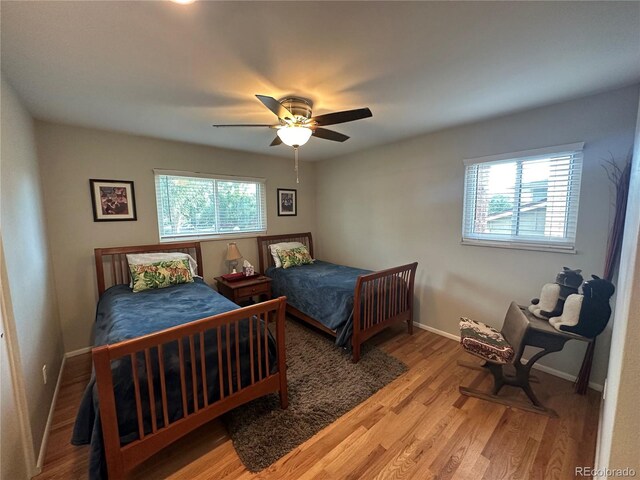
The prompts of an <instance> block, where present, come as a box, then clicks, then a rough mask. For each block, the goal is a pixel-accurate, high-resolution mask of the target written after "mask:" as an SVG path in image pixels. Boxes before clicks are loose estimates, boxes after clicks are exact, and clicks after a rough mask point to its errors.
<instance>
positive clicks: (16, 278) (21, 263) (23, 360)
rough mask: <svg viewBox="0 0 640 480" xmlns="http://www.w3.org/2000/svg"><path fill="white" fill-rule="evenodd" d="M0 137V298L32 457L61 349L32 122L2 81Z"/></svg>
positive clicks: (61, 354)
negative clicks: (2, 272)
mask: <svg viewBox="0 0 640 480" xmlns="http://www.w3.org/2000/svg"><path fill="white" fill-rule="evenodd" d="M0 134H1V137H2V138H1V140H2V147H1V149H0V158H1V181H0V198H1V215H0V228H1V230H2V245H3V248H4V259H5V265H4V268H6V273H7V277H8V281H7V282H6V284H3V292H2V294H3V296H4V301H5V306H7V307H8V308H10V310H11V311H9V312H8V315H7V317H9V320H10V321H12V322H13V323H14V328H13V331H15V338H14V339H13V341H14V342H15V343H16V344H17V349H16V350H15V351H14V352H17V357H18V358H17V361H18V362H19V364H20V366H21V371H22V377H23V383H24V392H25V394H26V397H27V408H28V417H29V424H30V428H31V433H32V438H33V448H34V451H35V452H38V451H39V449H40V444H41V442H42V438H43V434H44V430H45V425H46V422H47V415H48V413H49V406H50V405H51V400H52V397H53V392H54V389H55V386H56V380H57V377H58V373H59V370H60V365H61V363H62V356H63V353H64V350H63V345H62V335H61V332H60V322H59V318H58V309H57V305H56V296H55V289H54V279H53V273H52V263H51V255H50V253H49V252H50V250H49V245H48V240H47V231H46V228H45V213H44V200H43V197H42V193H41V172H40V170H39V167H38V159H37V156H36V142H35V133H34V126H33V121H32V119H31V117H30V115H29V113H28V112H27V111H26V110H25V109H24V108H23V107H22V105H21V104H20V101H19V100H18V97H17V96H16V94H15V92H14V91H13V88H12V87H11V86H10V85H9V84H8V83H7V82H5V80H4V79H2V114H1V128H0ZM5 320H6V319H5ZM10 331H11V329H10ZM45 364H46V365H47V369H48V377H49V380H48V383H47V384H46V385H45V384H44V383H43V378H42V367H43V365H45ZM3 381H4V379H3ZM16 441H17V440H16ZM2 442H3V443H4V442H5V438H4V435H3V439H2Z"/></svg>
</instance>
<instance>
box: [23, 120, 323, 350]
mask: <svg viewBox="0 0 640 480" xmlns="http://www.w3.org/2000/svg"><path fill="white" fill-rule="evenodd" d="M36 125H37V127H36V131H37V139H38V153H39V157H40V162H41V165H42V171H43V178H44V182H43V185H44V194H45V200H46V211H47V221H48V227H49V232H50V241H51V250H52V257H53V263H54V268H55V273H56V285H57V286H58V289H57V290H58V303H59V307H60V319H61V323H62V329H63V335H64V345H65V349H66V351H73V350H76V349H80V348H83V347H87V346H89V345H91V342H92V335H91V334H92V327H93V321H94V315H95V306H96V301H97V287H96V279H95V266H94V263H93V249H94V248H96V247H107V246H121V245H140V244H149V243H158V222H157V217H156V200H155V186H154V177H153V172H152V169H153V168H165V169H175V170H186V171H198V172H207V173H214V174H223V175H238V176H254V177H263V178H266V179H267V221H268V233H269V234H276V233H287V232H294V231H313V230H314V227H315V177H314V173H315V165H313V164H309V163H305V162H302V163H301V167H300V168H301V170H300V184H298V185H296V181H295V174H294V172H293V152H292V153H291V154H292V158H291V160H288V159H281V158H275V157H267V156H260V155H255V154H249V153H242V152H237V151H231V150H222V149H217V148H212V147H205V146H199V145H192V144H187V143H180V142H171V141H164V140H157V139H153V138H148V137H138V136H132V135H125V134H120V133H113V132H107V131H101V130H93V129H87V128H79V127H72V126H66V125H58V124H51V123H44V122H37V124H36ZM251 133H252V134H257V133H256V132H251ZM265 141H268V140H265ZM274 148H284V147H274ZM90 178H102V179H118V180H133V181H134V182H135V194H136V205H137V213H138V221H136V222H102V223H96V222H94V221H93V214H92V210H91V199H90V196H89V179H90ZM277 188H296V189H297V190H298V216H297V217H278V216H277V210H276V189H277ZM228 241H229V240H219V241H210V242H205V243H204V244H203V256H204V260H203V263H204V271H205V279H206V280H207V281H208V282H212V279H213V277H215V276H217V275H220V274H221V273H226V271H227V270H226V265H225V262H224V253H225V251H226V245H227V242H228ZM237 243H238V248H239V249H240V251H241V252H242V254H243V255H244V256H245V258H246V259H247V260H249V261H250V262H251V263H253V264H254V265H256V266H257V262H258V258H257V244H256V240H255V238H243V239H239V240H237Z"/></svg>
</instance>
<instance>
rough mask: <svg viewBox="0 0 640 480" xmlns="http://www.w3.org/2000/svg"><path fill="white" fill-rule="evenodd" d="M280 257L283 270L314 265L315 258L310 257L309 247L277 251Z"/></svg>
mask: <svg viewBox="0 0 640 480" xmlns="http://www.w3.org/2000/svg"><path fill="white" fill-rule="evenodd" d="M277 253H278V257H280V261H281V262H282V268H289V267H299V266H300V265H308V264H310V263H313V258H311V255H309V250H307V247H305V246H302V247H297V248H292V249H291V250H282V249H278V250H277Z"/></svg>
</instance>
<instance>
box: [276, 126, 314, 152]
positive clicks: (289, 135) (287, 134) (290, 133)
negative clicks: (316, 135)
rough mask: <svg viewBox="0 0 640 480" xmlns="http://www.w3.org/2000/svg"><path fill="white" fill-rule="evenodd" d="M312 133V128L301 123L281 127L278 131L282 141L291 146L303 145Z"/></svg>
mask: <svg viewBox="0 0 640 480" xmlns="http://www.w3.org/2000/svg"><path fill="white" fill-rule="evenodd" d="M312 133H313V132H312V131H311V129H310V128H308V127H303V126H301V125H291V126H286V127H281V128H279V129H278V131H277V134H278V137H280V140H282V143H284V144H285V145H288V146H290V147H301V146H302V145H304V144H305V143H307V142H308V141H309V138H311V134H312Z"/></svg>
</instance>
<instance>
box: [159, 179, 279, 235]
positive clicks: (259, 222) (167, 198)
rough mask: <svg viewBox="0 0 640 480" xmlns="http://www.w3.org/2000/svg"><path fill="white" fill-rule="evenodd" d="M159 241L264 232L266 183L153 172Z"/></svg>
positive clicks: (262, 181) (258, 180) (265, 225)
mask: <svg viewBox="0 0 640 480" xmlns="http://www.w3.org/2000/svg"><path fill="white" fill-rule="evenodd" d="M154 174H155V182H156V204H157V207H158V228H159V231H160V240H161V241H170V240H181V239H184V238H185V237H187V238H200V237H211V236H225V237H226V236H233V235H241V234H247V233H257V232H260V233H263V232H266V230H267V213H266V201H265V180H264V179H260V178H239V177H224V176H219V175H207V174H201V173H188V172H173V171H167V170H154Z"/></svg>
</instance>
